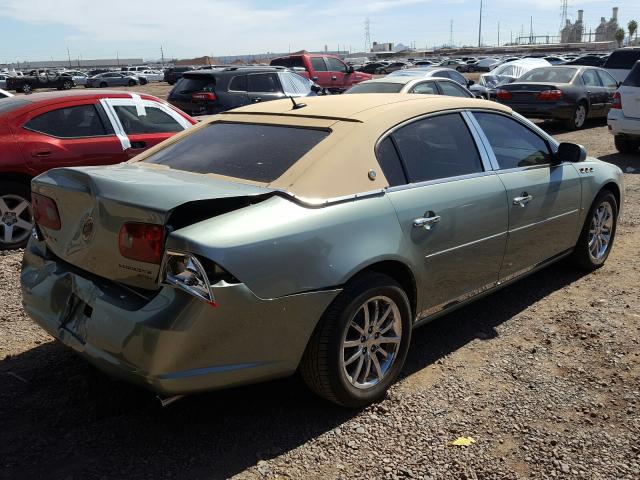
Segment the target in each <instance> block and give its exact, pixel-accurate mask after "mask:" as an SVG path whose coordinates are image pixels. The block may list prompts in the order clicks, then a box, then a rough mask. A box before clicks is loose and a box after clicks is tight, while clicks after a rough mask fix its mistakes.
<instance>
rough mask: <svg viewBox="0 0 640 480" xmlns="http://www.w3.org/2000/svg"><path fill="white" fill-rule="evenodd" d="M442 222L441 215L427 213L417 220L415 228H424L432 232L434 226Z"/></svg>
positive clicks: (414, 224) (414, 222)
mask: <svg viewBox="0 0 640 480" xmlns="http://www.w3.org/2000/svg"><path fill="white" fill-rule="evenodd" d="M439 221H440V215H436V214H435V213H433V212H427V213H425V216H424V217H420V218H416V219H415V220H414V221H413V226H414V227H415V228H424V229H425V230H431V229H432V228H433V226H434V225H435V224H436V223H438V222H439Z"/></svg>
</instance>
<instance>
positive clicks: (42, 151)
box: [31, 150, 51, 157]
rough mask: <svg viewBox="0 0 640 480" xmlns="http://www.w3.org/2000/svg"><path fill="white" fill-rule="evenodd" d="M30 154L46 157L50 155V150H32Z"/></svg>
mask: <svg viewBox="0 0 640 480" xmlns="http://www.w3.org/2000/svg"><path fill="white" fill-rule="evenodd" d="M31 155H32V156H33V157H48V156H49V155H51V151H50V150H40V151H38V152H32V153H31Z"/></svg>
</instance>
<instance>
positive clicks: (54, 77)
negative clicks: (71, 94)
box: [6, 70, 76, 93]
mask: <svg viewBox="0 0 640 480" xmlns="http://www.w3.org/2000/svg"><path fill="white" fill-rule="evenodd" d="M75 85H76V84H75V82H74V81H73V77H72V76H71V75H69V74H65V73H64V72H63V73H58V72H56V71H54V70H32V71H31V72H29V74H28V75H25V76H23V77H9V78H7V87H6V89H7V90H15V91H16V92H22V93H31V92H32V91H33V90H36V89H37V88H57V89H58V90H69V89H70V88H73V87H75Z"/></svg>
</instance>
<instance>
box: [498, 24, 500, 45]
mask: <svg viewBox="0 0 640 480" xmlns="http://www.w3.org/2000/svg"><path fill="white" fill-rule="evenodd" d="M498 46H500V22H498Z"/></svg>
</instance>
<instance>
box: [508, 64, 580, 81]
mask: <svg viewBox="0 0 640 480" xmlns="http://www.w3.org/2000/svg"><path fill="white" fill-rule="evenodd" d="M577 71H578V70H577V69H576V68H570V67H548V68H534V69H533V70H531V71H530V72H527V73H525V74H524V75H523V76H521V77H520V78H519V79H518V82H553V83H571V80H572V79H573V77H574V76H575V74H576V72H577Z"/></svg>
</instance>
